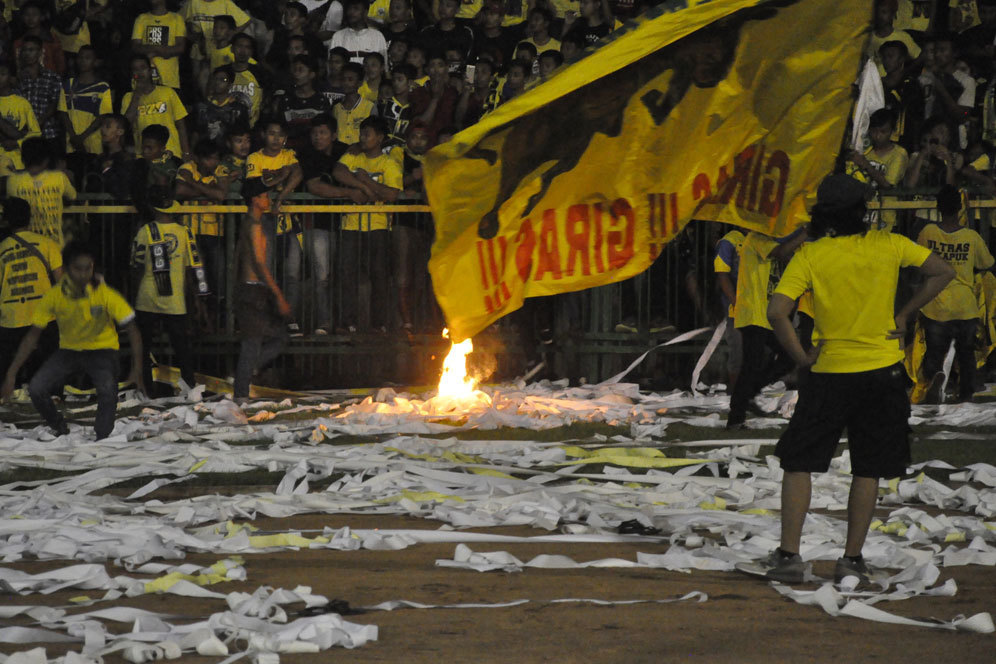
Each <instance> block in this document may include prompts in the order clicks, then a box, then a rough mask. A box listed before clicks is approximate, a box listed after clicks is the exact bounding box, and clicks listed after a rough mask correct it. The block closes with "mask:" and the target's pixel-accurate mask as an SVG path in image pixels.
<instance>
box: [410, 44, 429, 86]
mask: <svg viewBox="0 0 996 664" xmlns="http://www.w3.org/2000/svg"><path fill="white" fill-rule="evenodd" d="M426 60H427V53H426V50H425V48H423V47H422V45H421V44H411V45H410V46H409V47H408V53H407V54H406V55H405V62H407V63H408V64H410V65H411V66H412V67H414V68H415V85H416V86H422V85H425V84H426V83H428V82H429V75H428V74H427V73H426V71H425V63H426Z"/></svg>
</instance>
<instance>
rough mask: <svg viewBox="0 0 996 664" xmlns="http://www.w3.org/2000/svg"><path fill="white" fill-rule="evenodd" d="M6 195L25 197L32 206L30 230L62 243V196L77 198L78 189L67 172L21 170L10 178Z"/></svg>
mask: <svg viewBox="0 0 996 664" xmlns="http://www.w3.org/2000/svg"><path fill="white" fill-rule="evenodd" d="M7 195H8V196H16V197H17V198H23V199H24V200H26V201H27V202H28V204H29V205H30V206H31V230H32V231H34V232H35V233H38V234H40V235H44V236H45V237H47V238H50V239H51V240H53V241H54V242H55V243H56V244H58V245H59V247H62V245H63V244H64V241H63V236H62V203H63V199H69V200H72V199H74V198H76V189H74V188H73V185H72V183H71V182H70V181H69V178H68V177H66V174H65V173H63V172H62V171H42V172H41V173H39V174H38V175H32V174H31V173H29V172H27V171H18V172H17V173H14V174H13V175H11V176H10V177H9V178H7Z"/></svg>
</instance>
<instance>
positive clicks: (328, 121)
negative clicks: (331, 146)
mask: <svg viewBox="0 0 996 664" xmlns="http://www.w3.org/2000/svg"><path fill="white" fill-rule="evenodd" d="M310 124H311V126H312V127H328V128H329V131H330V132H332V133H333V134H336V133H338V132H339V123H338V122H336V119H335V118H334V117H333V116H332V114H331V113H319V114H318V115H316V116H315V117H313V118H311V123H310Z"/></svg>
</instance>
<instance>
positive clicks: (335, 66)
mask: <svg viewBox="0 0 996 664" xmlns="http://www.w3.org/2000/svg"><path fill="white" fill-rule="evenodd" d="M347 62H349V51H347V50H346V49H344V48H342V47H339V48H335V49H332V50H331V51H329V75H328V79H327V80H326V82H325V83H326V86H325V87H326V90H325V96H326V97H327V98H328V100H329V106H332V105H334V104H337V103H339V102H340V101H342V100H343V99H345V98H346V88H345V86H344V85H343V82H342V79H343V76H342V73H343V71H344V68H345V67H346V63H347Z"/></svg>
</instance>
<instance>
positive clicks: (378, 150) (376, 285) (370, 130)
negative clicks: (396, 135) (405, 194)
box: [333, 117, 404, 332]
mask: <svg viewBox="0 0 996 664" xmlns="http://www.w3.org/2000/svg"><path fill="white" fill-rule="evenodd" d="M386 139H387V126H386V123H385V122H384V120H383V118H378V117H371V118H367V119H366V120H364V121H363V122H362V123H361V125H360V151H359V152H358V153H356V154H354V153H353V152H352V151H347V152H346V154H344V155H343V156H342V158H341V159H340V160H339V163H338V164H337V165H336V167H335V171H334V173H333V175H334V176H335V179H336V180H338V181H339V182H341V183H342V184H344V185H345V186H347V187H350V188H352V189H359V190H360V191H361V192H363V194H364V195H365V196H366V198H367V199H368V200H371V201H386V202H389V203H393V202H394V201H396V200H397V199H398V195H399V194H401V189H402V187H403V186H404V185H403V176H402V173H401V165H400V164H399V163H398V162H397V160H395V159H394V158H392V157H390V156H388V155H386V154H384V152H383V147H384V141H385V140H386ZM389 229H390V222H389V221H388V218H387V215H386V214H384V213H369V214H362V215H360V214H352V213H351V214H345V215H343V217H342V231H343V232H342V233H341V235H340V237H341V242H342V246H341V247H340V250H339V256H340V259H339V266H340V277H339V278H340V283H341V284H342V285H343V289H342V317H343V320H342V324H343V326H344V328H345V330H344V331H347V332H355V331H356V330H357V326H358V325H359V320H358V304H359V303H358V295H359V285H360V283H361V282H369V283H370V288H371V290H370V302H371V303H372V306H371V307H370V324H371V327H373V328H374V329H375V330H379V331H383V332H386V331H387V324H388V323H389V322H390V319H389V316H388V315H389V308H388V307H386V306H384V303H386V302H388V292H387V285H388V275H387V274H385V270H386V268H387V265H388V262H387V261H388V255H389V254H388V252H389V251H390V247H391V238H390V230H389Z"/></svg>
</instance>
